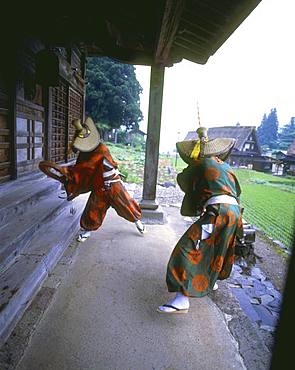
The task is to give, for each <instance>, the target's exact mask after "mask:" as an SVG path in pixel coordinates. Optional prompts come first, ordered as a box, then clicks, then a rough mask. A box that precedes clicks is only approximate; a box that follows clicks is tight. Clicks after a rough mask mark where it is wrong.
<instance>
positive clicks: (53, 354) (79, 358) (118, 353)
mask: <svg viewBox="0 0 295 370" xmlns="http://www.w3.org/2000/svg"><path fill="white" fill-rule="evenodd" d="M147 231H148V232H147V234H145V235H144V236H142V235H140V234H139V233H138V232H137V230H136V228H135V226H134V225H132V224H131V223H129V222H127V221H125V220H123V219H122V218H120V217H118V216H117V215H116V213H115V212H114V211H113V210H109V211H108V214H107V217H106V219H105V222H104V224H103V226H102V227H101V229H100V230H99V231H97V232H96V233H94V234H93V236H92V237H91V238H90V239H89V240H87V241H86V242H85V243H81V244H80V245H79V248H78V254H77V256H76V259H75V263H74V265H73V266H72V267H71V270H70V272H69V273H68V274H67V276H66V277H65V279H64V280H63V282H62V284H61V285H60V286H59V288H58V291H57V293H56V294H55V296H54V299H53V302H52V304H51V305H50V307H49V308H48V310H47V312H46V314H45V315H44V317H43V318H42V320H41V322H40V324H39V326H38V328H37V329H36V331H35V334H34V336H33V338H32V340H31V342H30V345H29V347H28V348H27V351H26V353H25V356H24V357H23V359H22V361H21V362H20V363H19V366H18V367H17V369H18V370H40V369H42V370H49V369H50V370H90V369H91V370H104V369H106V370H115V369H118V370H127V369H128V370H130V369H131V370H145V369H156V370H158V369H171V370H172V369H173V370H183V369H192V370H195V369H197V370H215V369H216V370H217V369H218V370H231V369H238V370H242V369H245V367H244V365H243V363H242V360H241V357H240V355H239V352H238V349H237V345H236V343H235V341H234V339H233V338H232V336H231V334H230V333H229V331H228V328H227V326H226V323H225V320H224V317H223V314H222V313H221V312H220V310H219V309H218V308H217V307H216V305H215V304H214V303H213V302H212V300H211V299H210V298H209V297H204V298H201V299H193V300H191V308H190V311H189V313H188V314H187V315H174V316H164V315H161V314H159V313H157V312H156V308H157V306H158V305H160V304H162V303H164V302H165V301H166V300H167V299H168V297H170V295H169V293H167V290H166V285H165V272H166V264H167V261H168V258H169V256H170V253H171V251H172V249H173V246H174V245H175V242H176V241H177V239H178V237H179V233H178V234H176V233H175V232H174V230H173V229H172V228H171V226H170V225H169V223H168V224H165V225H156V226H150V225H148V226H147Z"/></svg>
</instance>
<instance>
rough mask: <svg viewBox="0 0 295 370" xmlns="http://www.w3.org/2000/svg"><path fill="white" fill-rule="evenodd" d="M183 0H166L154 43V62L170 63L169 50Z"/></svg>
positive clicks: (181, 10)
mask: <svg viewBox="0 0 295 370" xmlns="http://www.w3.org/2000/svg"><path fill="white" fill-rule="evenodd" d="M184 2H185V1H184V0H167V1H166V4H165V10H164V15H163V19H162V25H161V30H160V33H159V37H158V42H157V44H156V51H155V64H162V65H167V66H169V65H171V58H170V51H171V47H172V45H173V41H174V38H175V35H176V32H177V29H178V26H179V22H180V18H181V14H182V12H183V9H184Z"/></svg>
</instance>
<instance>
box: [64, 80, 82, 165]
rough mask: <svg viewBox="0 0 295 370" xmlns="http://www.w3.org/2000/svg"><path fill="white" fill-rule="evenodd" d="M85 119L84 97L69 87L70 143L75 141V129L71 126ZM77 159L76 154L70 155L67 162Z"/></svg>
mask: <svg viewBox="0 0 295 370" xmlns="http://www.w3.org/2000/svg"><path fill="white" fill-rule="evenodd" d="M74 119H81V120H82V119H83V97H82V95H81V94H79V93H78V92H77V91H75V90H74V89H73V88H71V87H69V110H68V142H69V143H70V142H71V141H72V140H73V136H74V134H75V128H74V126H73V125H71V122H72V120H74ZM75 157H76V154H74V153H68V155H67V161H69V160H72V159H74V158H75Z"/></svg>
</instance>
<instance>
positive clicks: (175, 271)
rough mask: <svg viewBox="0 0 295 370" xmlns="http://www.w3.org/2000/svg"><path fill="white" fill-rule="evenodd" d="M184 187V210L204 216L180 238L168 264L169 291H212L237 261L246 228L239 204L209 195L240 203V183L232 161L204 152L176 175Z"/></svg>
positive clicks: (199, 293)
mask: <svg viewBox="0 0 295 370" xmlns="http://www.w3.org/2000/svg"><path fill="white" fill-rule="evenodd" d="M177 182H178V184H179V186H180V188H181V189H182V190H183V191H184V192H185V196H184V199H183V202H182V207H181V214H182V215H183V216H200V218H199V219H198V220H197V221H196V222H195V223H194V224H192V225H191V226H190V227H189V229H188V230H187V231H186V232H185V233H184V235H183V236H182V237H181V238H180V240H179V241H178V243H177V245H176V247H175V248H174V250H173V252H172V254H171V257H170V260H169V262H168V267H167V275H166V283H167V286H168V290H169V292H182V293H183V294H184V295H187V296H190V297H202V296H204V295H206V294H208V293H209V292H210V291H211V290H212V288H213V286H214V284H215V282H216V280H217V279H220V280H222V279H226V278H228V277H229V275H230V273H231V270H232V266H233V263H234V247H235V240H236V236H237V232H238V233H242V215H241V207H240V205H234V204H226V203H218V204H214V205H209V206H207V207H206V209H205V212H204V205H205V203H206V201H207V200H208V199H209V198H211V197H215V196H218V195H229V196H231V197H234V198H235V199H236V200H237V202H238V203H239V196H240V193H241V189H240V186H239V183H238V180H237V178H236V177H235V175H234V174H233V172H232V169H231V167H230V166H229V165H228V164H227V163H225V162H223V161H221V160H220V159H219V158H217V157H210V158H204V159H201V160H199V161H197V162H196V164H195V165H190V166H188V167H187V168H186V169H184V170H183V172H182V173H180V174H179V175H178V176H177Z"/></svg>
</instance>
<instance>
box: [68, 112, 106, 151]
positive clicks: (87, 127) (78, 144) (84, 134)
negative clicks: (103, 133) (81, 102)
mask: <svg viewBox="0 0 295 370" xmlns="http://www.w3.org/2000/svg"><path fill="white" fill-rule="evenodd" d="M72 125H73V126H75V128H76V133H75V138H74V141H73V147H75V148H76V149H78V150H80V151H81V152H91V151H92V150H94V149H95V148H96V147H97V146H98V144H99V140H100V136H99V132H98V130H97V128H96V126H95V124H94V122H93V121H92V119H91V118H90V117H88V118H87V119H86V121H85V122H84V123H83V124H81V120H79V119H75V120H73V121H72Z"/></svg>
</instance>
